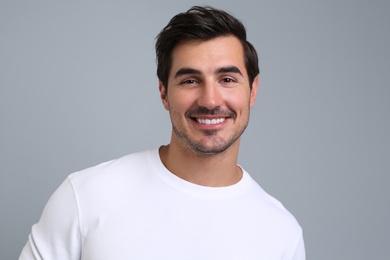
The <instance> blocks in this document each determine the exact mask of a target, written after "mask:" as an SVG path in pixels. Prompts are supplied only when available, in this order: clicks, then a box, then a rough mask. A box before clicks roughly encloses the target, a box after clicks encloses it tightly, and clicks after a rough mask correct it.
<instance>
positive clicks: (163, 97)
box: [158, 81, 169, 111]
mask: <svg viewBox="0 0 390 260" xmlns="http://www.w3.org/2000/svg"><path fill="white" fill-rule="evenodd" d="M158 89H159V91H160V98H161V101H162V103H163V106H164V108H165V109H166V110H167V111H169V104H168V96H167V92H166V90H165V87H164V85H163V83H162V82H161V81H159V82H158Z"/></svg>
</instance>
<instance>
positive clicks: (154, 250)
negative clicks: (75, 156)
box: [20, 7, 305, 260]
mask: <svg viewBox="0 0 390 260" xmlns="http://www.w3.org/2000/svg"><path fill="white" fill-rule="evenodd" d="M156 53H157V75H158V78H159V90H160V95H161V100H162V103H163V106H164V107H165V109H166V110H167V111H169V114H170V118H171V122H172V135H171V141H170V143H169V144H168V145H165V146H161V147H160V148H156V149H151V150H148V151H144V152H139V153H135V154H130V155H127V156H124V157H122V158H120V159H117V160H113V161H110V162H106V163H103V164H100V165H98V166H95V167H92V168H89V169H86V170H83V171H80V172H77V173H73V174H71V175H70V176H69V177H68V178H67V179H66V180H65V181H64V183H63V184H62V185H61V186H60V187H59V188H58V190H57V191H56V192H55V193H54V194H53V196H52V197H51V199H50V200H49V202H48V204H47V205H46V207H45V210H44V212H43V214H42V217H41V219H40V221H39V222H38V223H37V224H36V225H34V226H33V229H32V232H31V235H30V236H29V241H28V242H27V244H26V246H25V248H24V249H23V252H22V254H21V256H20V259H105V260H106V259H264V260H273V259H284V260H287V259H294V260H302V259H305V250H304V243H303V236H302V230H301V228H300V226H299V224H298V223H297V221H296V220H295V219H294V217H293V216H292V215H291V214H290V213H289V212H288V211H287V210H286V209H285V208H284V207H283V206H282V205H281V204H280V203H279V202H278V201H277V200H275V199H274V198H272V197H271V196H270V195H268V194H267V193H266V192H264V190H263V189H261V187H260V186H259V185H258V184H257V183H256V182H255V181H254V180H253V179H252V178H251V177H250V175H249V174H248V173H247V172H246V171H245V170H244V169H242V168H241V167H239V166H238V165H237V158H238V151H239V146H240V136H241V134H242V133H243V132H244V131H245V128H246V126H247V125H248V120H249V114H250V109H251V108H252V107H253V105H254V103H255V99H256V94H257V88H258V81H259V68H258V59H257V54H256V51H255V49H254V48H253V46H252V45H251V44H250V43H249V42H248V41H247V39H246V32H245V28H244V26H243V25H242V23H241V22H240V21H238V20H237V19H236V18H234V17H233V16H231V15H230V14H228V13H226V12H224V11H222V10H217V9H213V8H211V7H193V8H191V9H190V10H189V11H187V12H185V13H181V14H178V15H176V16H175V17H174V18H172V20H171V21H170V22H169V24H168V25H167V26H166V27H165V28H164V29H163V30H162V31H161V32H160V34H159V35H158V36H157V41H156Z"/></svg>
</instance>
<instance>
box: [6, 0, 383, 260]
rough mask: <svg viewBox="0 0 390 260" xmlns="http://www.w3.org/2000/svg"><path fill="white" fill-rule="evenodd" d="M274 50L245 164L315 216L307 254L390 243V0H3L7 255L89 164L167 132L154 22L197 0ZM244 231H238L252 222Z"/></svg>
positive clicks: (377, 254)
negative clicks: (53, 196) (224, 12)
mask: <svg viewBox="0 0 390 260" xmlns="http://www.w3.org/2000/svg"><path fill="white" fill-rule="evenodd" d="M205 3H206V4H210V5H213V6H216V7H219V8H223V9H225V10H227V11H230V12H231V13H233V14H234V15H236V16H237V17H238V18H240V19H241V20H242V21H243V22H244V23H245V24H246V25H247V28H248V35H249V40H250V41H251V42H252V43H253V44H254V45H255V46H256V48H257V50H258V52H259V54H260V57H261V83H260V84H261V85H260V90H259V93H258V99H257V103H256V105H255V108H254V109H253V110H252V115H251V123H250V125H249V128H248V129H247V132H246V133H245V134H244V136H243V140H242V148H241V151H240V152H241V154H240V158H239V159H240V164H241V165H243V166H244V167H245V169H246V170H247V171H249V172H250V173H251V174H252V176H253V177H254V178H255V179H256V180H257V181H258V182H259V184H260V185H261V186H262V187H263V188H264V189H265V190H267V191H268V192H269V193H270V194H272V195H273V196H275V197H276V198H277V199H279V200H280V201H281V202H282V203H283V204H284V205H285V206H286V207H287V208H288V209H289V210H290V211H291V212H292V213H293V214H294V215H295V217H296V218H297V219H298V221H299V222H300V224H301V225H302V227H303V229H304V235H305V242H306V250H307V258H308V259H327V260H329V259H354V260H356V259H390V253H389V250H388V249H389V246H390V244H389V242H390V223H389V222H390V203H389V198H390V190H389V188H388V185H389V181H390V180H389V179H390V178H389V173H390V162H389V161H390V160H389V159H390V158H389V154H390V138H389V133H390V117H389V111H390V104H389V98H390V86H389V74H390V71H389V68H390V51H389V46H390V37H389V25H390V18H389V17H390V15H389V13H390V12H389V11H390V2H389V1H379V0H378V1H352V0H350V1H254V0H252V1H245V0H241V1H222V0H219V1H218V0H214V1H208V2H201V1H200V2H198V1H183V0H175V1H169V2H166V1H157V0H156V1H139V2H134V1H124V0H122V1H119V0H114V1H88V0H87V1H42V0H37V1H27V0H26V1H19V0H17V1H15V0H13V1H11V0H1V1H0V160H1V161H0V172H1V175H0V211H1V214H0V220H1V221H0V258H1V259H16V258H17V256H18V255H19V253H20V251H21V249H22V247H23V246H24V244H25V243H26V241H27V236H28V234H29V233H30V229H31V226H32V225H33V224H34V223H35V222H37V221H38V218H39V216H40V214H41V212H42V209H43V207H44V205H45V203H46V201H47V200H48V198H49V196H50V195H51V194H52V192H53V191H54V190H55V189H56V188H57V187H58V185H59V184H60V183H61V182H62V181H63V180H64V179H65V177H66V176H67V175H68V174H70V173H72V172H74V171H76V170H80V169H83V168H85V167H88V166H92V165H95V164H97V163H100V162H103V161H106V160H109V159H113V158H116V157H119V156H122V155H124V154H127V153H130V152H134V151H139V150H143V149H146V148H150V147H156V146H159V145H161V144H165V143H167V142H168V141H169V137H170V122H169V117H168V115H167V113H166V111H165V110H164V109H163V107H162V105H161V101H160V100H159V95H158V85H157V77H156V76H155V61H154V58H155V57H154V45H153V44H154V37H155V36H156V35H157V34H158V32H159V31H160V29H161V28H162V27H163V26H165V25H166V23H167V22H168V20H169V19H170V18H171V17H172V16H173V15H174V14H176V13H178V12H181V11H185V10H187V9H188V8H189V7H190V6H192V5H195V4H205ZM238 239H239V238H238Z"/></svg>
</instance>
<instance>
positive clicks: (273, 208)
mask: <svg viewBox="0 0 390 260" xmlns="http://www.w3.org/2000/svg"><path fill="white" fill-rule="evenodd" d="M251 181H252V183H251V187H250V189H248V192H247V195H248V201H249V203H250V207H251V208H252V209H253V211H254V214H255V215H256V217H258V218H259V219H262V220H263V221H264V223H269V224H272V225H271V226H272V227H273V228H275V229H277V230H280V231H286V230H289V231H291V232H293V233H295V234H297V233H298V234H299V233H301V232H302V229H301V227H300V225H299V223H298V221H297V220H296V218H295V217H294V216H293V215H292V214H291V213H290V211H289V210H287V209H286V208H285V207H284V205H283V204H282V203H281V202H280V201H279V200H277V199H276V198H274V197H273V196H271V195H270V194H269V193H267V192H266V191H265V190H264V189H263V188H262V187H261V186H260V185H259V184H258V183H257V182H256V181H255V180H253V179H252V178H251Z"/></svg>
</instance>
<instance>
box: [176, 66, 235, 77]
mask: <svg viewBox="0 0 390 260" xmlns="http://www.w3.org/2000/svg"><path fill="white" fill-rule="evenodd" d="M221 73H237V74H239V75H241V76H242V72H241V70H240V69H239V68H238V67H236V66H227V67H221V68H218V69H217V70H216V71H215V74H221ZM201 74H202V72H201V71H200V70H197V69H192V68H181V69H179V70H178V71H177V72H176V74H175V78H178V77H181V76H184V75H201Z"/></svg>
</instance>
